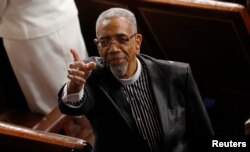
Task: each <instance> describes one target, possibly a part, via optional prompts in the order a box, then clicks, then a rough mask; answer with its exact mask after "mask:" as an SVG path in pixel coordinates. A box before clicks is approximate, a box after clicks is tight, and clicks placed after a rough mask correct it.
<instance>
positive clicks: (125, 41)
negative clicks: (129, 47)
mask: <svg viewBox="0 0 250 152" xmlns="http://www.w3.org/2000/svg"><path fill="white" fill-rule="evenodd" d="M136 35H137V33H134V34H132V35H131V36H127V35H125V34H123V36H127V38H126V39H124V40H123V41H120V40H119V39H117V38H115V37H114V38H110V39H105V40H107V41H108V42H107V44H105V45H103V44H102V41H104V40H99V39H98V38H95V39H94V42H95V44H96V45H97V46H98V45H99V46H100V47H102V48H105V47H107V46H110V44H111V43H112V42H113V40H115V41H116V42H117V43H118V44H125V43H127V42H129V41H130V40H131V39H132V38H133V37H135V36H136Z"/></svg>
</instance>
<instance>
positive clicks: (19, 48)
mask: <svg viewBox="0 0 250 152" xmlns="http://www.w3.org/2000/svg"><path fill="white" fill-rule="evenodd" d="M0 37H2V38H3V43H4V47H5V50H6V53H7V55H8V58H9V60H10V63H11V66H12V69H13V71H14V73H15V76H16V78H17V80H18V83H19V85H20V87H21V89H22V91H23V94H24V96H25V98H26V101H27V104H28V106H29V109H30V110H31V111H32V112H34V113H41V114H48V113H49V112H50V111H51V110H52V109H54V108H55V107H56V106H57V102H56V100H57V92H58V91H59V89H60V87H61V86H62V84H64V82H65V81H67V77H66V75H67V68H68V64H69V63H70V62H71V61H72V56H71V54H70V53H69V51H68V50H69V49H70V48H71V47H74V48H76V49H77V50H79V54H80V56H81V58H85V57H87V56H88V54H87V50H86V47H85V42H84V40H83V36H82V34H81V29H80V24H79V19H78V10H77V7H76V5H75V1H74V0H65V1H62V0H42V1H40V0H0ZM62 44H63V45H62ZM55 69H56V70H55Z"/></svg>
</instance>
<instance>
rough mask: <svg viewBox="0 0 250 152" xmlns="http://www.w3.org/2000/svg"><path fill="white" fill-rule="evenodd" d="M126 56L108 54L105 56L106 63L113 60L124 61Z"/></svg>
mask: <svg viewBox="0 0 250 152" xmlns="http://www.w3.org/2000/svg"><path fill="white" fill-rule="evenodd" d="M125 58H126V56H125V55H124V54H109V55H107V59H106V60H107V62H109V61H112V60H114V59H125Z"/></svg>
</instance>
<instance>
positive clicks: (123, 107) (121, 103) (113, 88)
mask: <svg viewBox="0 0 250 152" xmlns="http://www.w3.org/2000/svg"><path fill="white" fill-rule="evenodd" d="M108 73H110V72H108ZM114 80H115V81H114ZM109 82H112V83H109ZM105 83H106V84H107V86H108V87H107V90H104V88H101V89H102V90H103V92H104V93H105V94H106V96H107V97H108V98H109V101H110V103H111V104H112V106H113V107H114V108H115V110H116V111H117V112H118V114H120V115H121V117H122V118H123V119H124V121H125V122H126V123H127V124H128V126H129V127H130V128H131V129H132V130H136V129H137V127H136V124H135V122H134V119H133V116H132V112H131V108H130V105H129V103H128V102H127V100H126V96H125V94H124V93H123V88H122V85H121V84H120V82H119V81H118V80H116V78H115V77H114V76H113V75H112V74H111V73H110V74H109V75H108V76H107V77H106V78H105Z"/></svg>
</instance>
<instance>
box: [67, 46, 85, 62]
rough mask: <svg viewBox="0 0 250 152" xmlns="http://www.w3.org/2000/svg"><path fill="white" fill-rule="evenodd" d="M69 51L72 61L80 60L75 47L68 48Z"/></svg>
mask: <svg viewBox="0 0 250 152" xmlns="http://www.w3.org/2000/svg"><path fill="white" fill-rule="evenodd" d="M70 53H71V54H72V56H73V58H74V61H82V60H81V58H80V56H79V54H78V53H77V51H76V50H75V49H70Z"/></svg>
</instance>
